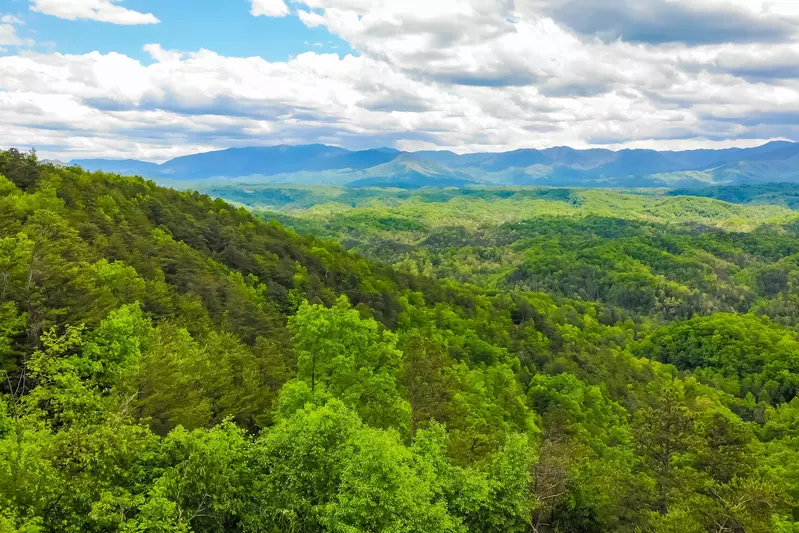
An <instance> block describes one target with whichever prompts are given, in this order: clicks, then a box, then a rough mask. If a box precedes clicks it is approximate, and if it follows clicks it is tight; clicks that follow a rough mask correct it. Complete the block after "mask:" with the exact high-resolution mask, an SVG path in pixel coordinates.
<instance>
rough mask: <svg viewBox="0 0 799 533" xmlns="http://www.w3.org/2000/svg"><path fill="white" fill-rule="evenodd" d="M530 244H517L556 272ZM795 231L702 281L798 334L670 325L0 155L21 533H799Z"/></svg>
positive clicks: (749, 319)
mask: <svg viewBox="0 0 799 533" xmlns="http://www.w3.org/2000/svg"><path fill="white" fill-rule="evenodd" d="M702 200H704V199H702ZM739 214H741V215H745V214H751V213H750V212H749V211H747V210H743V211H741V212H740V213H739ZM265 218H268V217H265ZM592 220H593V219H592ZM378 222H379V221H378ZM627 222H629V221H623V220H619V219H614V220H610V219H604V220H601V221H599V222H596V221H595V222H594V223H596V224H598V225H600V226H601V225H603V224H604V225H605V227H606V228H616V229H615V230H613V231H622V229H623V228H624V227H625V224H626V223H627ZM358 223H359V224H367V223H369V222H368V219H367V218H364V217H361V218H360V219H359V222H358ZM515 223H517V224H518V225H519V227H518V228H516V229H515V231H517V233H516V234H515V235H516V237H514V235H505V237H504V238H505V239H508V238H510V239H514V238H518V236H519V235H522V236H523V238H522V239H520V240H519V242H523V243H525V245H530V244H534V245H536V246H545V244H546V243H544V242H542V240H541V239H540V238H539V237H540V236H539V237H536V236H535V235H533V234H532V232H535V231H543V230H542V229H541V228H538V229H535V228H536V226H535V224H533V223H528V224H527V226H525V225H524V224H523V222H522V221H519V222H515ZM570 223H571V224H574V221H571V222H570ZM315 224H317V221H315V220H311V221H310V222H309V225H310V226H311V227H315ZM330 224H331V225H330V226H327V231H329V232H331V233H334V232H338V231H342V230H341V227H340V226H338V225H337V224H338V222H337V221H336V220H333V219H331V221H330ZM753 224H754V225H758V224H759V222H757V223H753ZM791 224H792V223H791V222H790V221H783V222H780V224H779V225H775V226H773V227H771V228H770V229H769V228H767V230H768V231H764V232H763V233H762V235H760V236H759V237H758V240H757V241H756V242H754V241H746V237H745V235H744V234H743V233H728V232H725V231H724V230H723V229H716V230H714V231H715V232H717V233H718V234H719V235H722V237H719V238H718V239H716V240H714V239H710V240H708V241H704V242H705V244H706V246H707V249H708V251H707V254H711V251H712V252H714V253H717V254H718V255H719V256H721V255H724V256H725V257H727V260H728V262H727V264H726V265H725V266H724V268H718V269H716V270H713V271H698V270H696V269H695V268H694V267H695V266H696V265H695V264H694V263H692V265H691V268H689V269H687V270H686V272H690V275H691V276H695V275H696V276H699V277H702V276H704V277H705V278H707V280H710V279H711V278H712V277H713V276H714V275H718V274H717V272H726V273H727V275H729V276H730V277H736V279H735V283H736V285H735V286H736V287H746V288H747V290H748V291H749V292H747V293H746V294H747V295H749V297H751V299H752V300H755V301H759V300H758V299H760V298H763V299H766V300H768V299H770V298H771V299H773V298H775V297H776V296H775V294H776V295H782V296H781V297H784V299H785V300H784V302H785V305H783V306H782V307H781V309H782V310H783V314H782V316H781V323H777V322H776V321H773V320H771V319H770V318H769V317H768V316H767V315H768V313H766V312H764V311H763V310H762V308H761V307H757V305H753V306H752V308H751V309H747V308H745V307H744V306H743V304H741V305H731V306H730V307H729V308H728V309H727V308H725V310H727V311H728V312H725V313H717V312H715V311H716V310H715V309H707V308H706V309H702V310H700V312H698V313H696V316H695V317H693V316H691V317H689V316H684V315H682V314H672V315H669V314H668V313H654V314H652V313H649V312H647V311H642V310H639V309H638V308H636V307H635V306H633V305H626V304H625V300H624V299H623V298H622V299H621V300H619V301H616V300H614V299H612V298H604V297H603V298H597V299H596V300H597V301H592V298H591V295H587V294H581V293H577V294H569V293H568V291H565V290H560V291H559V290H554V289H552V288H551V287H549V286H545V285H540V286H536V287H532V286H530V285H529V284H526V283H518V284H509V283H505V284H502V283H487V282H486V280H485V279H484V278H482V277H480V276H477V277H475V278H473V279H471V280H463V281H464V282H461V281H458V279H457V278H458V276H451V275H447V274H446V272H445V271H444V270H437V268H438V266H440V265H441V264H442V263H441V262H439V263H437V264H435V265H433V264H432V263H431V268H429V269H428V270H429V271H428V272H423V274H424V275H420V273H419V272H414V271H413V269H410V268H405V269H399V268H395V265H391V264H390V261H386V262H380V261H379V260H377V259H366V258H363V257H360V256H357V255H354V254H352V253H350V252H347V251H345V250H344V248H343V247H342V246H341V245H338V244H334V243H332V242H326V241H321V240H319V239H317V238H314V237H310V236H301V235H298V234H297V233H295V232H293V231H291V230H288V229H286V228H285V227H283V226H281V225H280V224H278V223H276V222H274V221H273V220H261V219H259V218H258V217H255V216H253V215H251V214H250V213H249V212H248V211H246V210H244V209H241V208H236V207H233V206H231V205H230V204H227V203H225V202H224V201H222V200H212V199H211V198H210V197H208V196H204V195H201V194H198V193H194V192H176V191H174V190H170V189H165V188H161V187H158V186H156V185H155V184H154V183H151V182H146V181H144V180H142V179H139V178H127V177H120V176H117V175H110V174H103V173H87V172H84V171H82V170H80V169H78V168H76V167H69V168H64V167H60V166H54V165H51V164H42V163H39V162H38V161H37V160H36V158H35V156H34V155H32V154H23V153H19V152H17V151H14V150H11V151H7V152H2V153H0V368H1V369H2V372H3V375H4V379H3V385H2V389H0V391H1V392H2V399H0V531H2V532H3V533H5V532H9V533H23V532H24V533H32V532H50V531H53V532H87V531H88V532H112V531H124V532H134V531H154V532H159V531H160V532H228V531H234V532H235V531H263V532H277V531H281V532H282V531H293V532H302V533H312V532H319V531H323V532H324V531H329V532H340V533H361V532H363V533H366V532H375V533H377V532H388V531H390V532H397V533H400V532H408V533H410V532H432V533H436V532H441V533H444V532H453V533H466V532H487V533H500V532H501V533H506V532H511V533H513V532H519V533H529V532H555V531H561V532H605V531H609V532H610V531H612V532H625V533H633V532H653V533H665V532H675V533H676V532H696V533H700V532H706V531H719V532H720V531H734V532H744V531H746V532H756V533H758V532H762V533H767V532H791V531H796V530H797V529H798V528H799V523H797V522H799V504H797V498H798V497H799V447H798V446H797V443H798V442H799V428H797V424H796V420H798V419H799V418H797V416H799V399H797V398H796V396H797V394H798V393H799V374H798V372H799V338H797V332H796V323H797V322H796V320H795V319H796V312H795V309H796V307H795V306H793V307H791V302H793V301H795V300H792V298H794V296H793V295H794V294H795V290H794V289H795V287H797V277H796V268H795V265H796V262H795V261H792V260H788V261H782V262H781V261H780V260H779V259H778V258H779V257H781V256H784V255H788V254H794V253H797V252H799V248H797V249H794V248H793V246H794V240H793V239H794V238H795V236H794V234H795V228H794V227H793V226H792V225H791ZM361 227H363V226H361ZM388 227H389V226H387V225H386V224H383V226H381V228H382V229H381V231H388V229H387V228H388ZM552 227H553V228H554V227H556V226H555V225H553V226H552ZM619 228H622V229H619ZM406 230H407V231H411V232H412V231H416V230H415V229H414V228H413V227H411V228H408V227H406V228H405V230H398V231H400V232H401V231H406ZM594 230H595V231H597V232H603V231H605V230H604V229H602V228H601V227H600V228H594ZM558 231H563V234H564V239H563V240H562V241H560V242H559V243H558V246H560V247H561V248H562V250H563V251H567V252H570V253H571V252H574V253H578V252H580V251H581V250H586V249H587V248H588V247H586V246H585V243H586V242H588V241H589V240H590V239H589V238H588V237H585V235H583V234H582V233H581V232H582V231H583V230H582V229H580V228H575V227H573V228H571V229H567V228H561V229H559V230H558ZM623 231H624V233H625V235H627V236H631V235H632V236H636V235H638V234H637V233H635V232H639V233H640V235H641V236H648V237H649V238H650V240H648V241H647V246H646V247H645V248H638V249H634V248H632V247H631V248H624V249H623V250H619V249H617V250H616V251H617V252H618V253H619V254H622V253H630V254H632V253H636V254H639V256H640V257H641V259H642V260H641V261H640V262H639V263H636V265H637V264H644V263H646V261H649V263H646V264H654V263H657V261H656V259H657V258H658V257H665V258H671V257H672V256H674V257H677V256H679V255H680V248H679V245H680V243H685V242H686V241H687V240H688V239H689V237H686V236H685V235H681V236H679V238H677V239H676V240H670V239H668V238H666V237H664V236H663V235H659V234H657V232H656V231H655V230H654V229H653V227H652V226H641V225H636V226H634V227H633V229H632V230H630V231H632V234H630V232H629V231H628V230H626V229H623ZM657 231H663V232H667V231H668V228H664V227H658V230H657ZM792 232H793V233H792ZM337 235H338V234H337ZM606 235H607V234H606ZM584 237H585V238H584ZM536 239H538V240H536ZM454 242H455V241H450V245H448V246H455V244H453V243H454ZM431 243H432V241H431ZM442 243H443V241H442ZM444 244H445V243H444ZM606 245H607V246H610V245H609V244H608V243H606ZM429 246H430V249H431V250H432V249H433V247H432V244H429ZM658 247H660V248H663V249H664V251H665V253H668V254H670V255H667V256H657V253H656V252H655V251H653V250H657V248H658ZM541 250H542V252H546V249H545V247H544V248H541ZM472 251H474V249H472ZM644 252H646V253H644ZM645 255H646V256H647V257H649V258H650V259H647V260H646V261H644V256H645ZM617 257H618V256H617ZM697 257H707V255H700V256H697ZM581 258H582V259H583V260H585V261H592V260H596V261H598V259H597V254H596V253H594V254H593V255H592V254H591V253H586V254H585V255H584V256H581ZM529 259H530V262H529V263H525V268H526V269H527V268H528V267H530V268H532V267H533V266H534V265H535V264H536V261H534V257H533V256H530V258H529ZM736 261H737V262H736ZM771 263H774V265H772V264H771ZM630 264H633V263H630ZM772 266H773V267H774V268H773V269H772V270H773V271H774V272H773V276H771V277H770V276H767V275H765V276H763V277H755V278H750V277H747V276H749V275H750V274H753V273H754V271H753V270H747V268H750V267H752V268H756V269H760V268H761V267H762V268H763V269H764V272H765V270H767V269H768V267H772ZM597 268H600V269H601V268H602V263H597ZM692 268H693V270H691V269H692ZM744 271H746V273H745V274H740V272H744ZM525 272H533V271H532V270H530V269H528V270H525ZM639 273H641V272H640V271H639ZM758 273H760V271H758ZM622 274H623V273H622V272H613V275H614V276H617V275H622ZM736 274H738V275H737V276H736ZM548 275H549V276H550V278H548V279H551V280H555V281H556V280H558V279H560V278H561V277H563V279H567V278H568V279H571V280H572V282H573V283H577V284H579V283H581V282H580V281H579V280H580V278H579V277H576V278H575V277H574V276H573V273H569V274H568V276H566V275H565V274H564V275H563V276H561V274H558V271H557V270H551V271H549V273H548ZM535 276H538V274H535V275H534V276H533V277H531V278H529V279H537V278H536V277H535ZM509 279H511V278H509ZM585 279H588V278H585ZM636 279H637V278H636ZM636 279H632V278H631V279H630V280H629V281H630V283H629V284H630V286H635V284H636V283H637V281H636ZM692 279H693V278H692ZM697 279H698V278H697ZM575 280H577V281H575ZM762 280H765V283H763V284H762V285H761V284H758V283H760V281H762ZM465 281H469V283H465ZM553 283H554V281H553ZM612 284H613V285H615V284H616V281H613V283H612ZM626 286H627V285H623V286H622V288H623V287H626ZM531 288H535V289H537V290H544V291H548V292H550V293H551V294H546V293H544V292H532V291H530V289H531ZM775 291H776V292H775ZM622 296H623V295H622ZM654 296H655V299H656V300H657V301H659V300H658V299H659V298H663V299H664V301H667V299H668V298H679V297H680V295H679V294H678V295H672V294H665V293H664V294H660V293H657V292H656V293H655V294H654ZM764 301H765V300H764ZM747 302H749V300H747ZM738 303H739V304H740V302H738ZM761 303H762V302H761ZM747 311H751V312H747Z"/></svg>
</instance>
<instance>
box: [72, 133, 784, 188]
mask: <svg viewBox="0 0 799 533" xmlns="http://www.w3.org/2000/svg"><path fill="white" fill-rule="evenodd" d="M71 164H73V165H78V166H80V167H83V168H84V169H86V170H91V171H94V170H102V171H106V172H114V173H117V174H133V175H139V176H142V177H146V178H150V179H154V180H156V181H169V182H176V181H177V182H180V181H197V180H209V179H237V180H243V181H246V182H247V183H282V184H292V183H294V184H328V185H352V186H387V187H402V188H415V187H422V186H436V185H437V186H469V185H546V186H584V187H692V186H694V187H695V186H706V185H734V184H742V183H767V182H799V143H792V142H788V141H775V142H770V143H768V144H765V145H763V146H758V147H756V148H730V149H723V150H687V151H656V150H620V151H611V150H604V149H589V150H576V149H572V148H568V147H555V148H547V149H543V150H535V149H522V150H514V151H510V152H502V153H471V154H456V153H454V152H451V151H421V152H403V151H399V150H395V149H392V148H378V149H371V150H361V151H351V150H346V149H344V148H339V147H335V146H327V145H322V144H312V145H302V146H288V145H280V146H269V147H249V148H230V149H227V150H219V151H213V152H206V153H199V154H193V155H187V156H183V157H178V158H175V159H172V160H169V161H166V162H165V163H162V164H156V163H149V162H145V161H137V160H110V159H84V160H75V161H72V162H71Z"/></svg>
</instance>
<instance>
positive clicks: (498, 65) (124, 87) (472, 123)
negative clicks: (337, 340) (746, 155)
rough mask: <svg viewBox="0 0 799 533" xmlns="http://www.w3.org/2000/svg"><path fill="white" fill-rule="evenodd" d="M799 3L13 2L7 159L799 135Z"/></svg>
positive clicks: (729, 141)
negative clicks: (12, 152) (31, 152)
mask: <svg viewBox="0 0 799 533" xmlns="http://www.w3.org/2000/svg"><path fill="white" fill-rule="evenodd" d="M797 116H799V2H796V0H762V1H761V0H514V1H512V2H511V1H508V0H436V1H435V2H430V1H429V0H228V1H226V2H222V1H219V0H214V1H212V0H195V1H190V0H160V1H158V0H0V120H1V121H2V122H3V124H4V128H3V129H2V130H1V131H0V146H3V147H8V146H17V147H20V148H28V147H35V148H37V149H38V150H39V151H40V153H41V154H42V155H43V156H45V157H55V158H60V159H64V160H69V159H78V158H87V157H111V158H138V159H145V160H151V161H163V160H165V159H168V158H171V157H174V156H177V155H183V154H187V153H193V152H197V151H204V150H213V149H219V148H227V147H236V146H254V145H274V144H306V143H325V144H331V145H337V146H344V147H347V148H371V147H379V146H391V147H395V148H399V149H406V150H415V149H451V150H455V151H458V152H469V151H502V150H512V149H517V148H526V147H532V148H543V147H547V146H557V145H567V146H572V147H576V148H589V147H602V148H613V149H618V148H635V147H638V148H656V149H686V148H697V147H708V148H713V147H719V148H720V147H728V146H753V145H757V144H761V143H764V142H767V141H769V140H773V139H789V140H799V126H797V121H796V117H797Z"/></svg>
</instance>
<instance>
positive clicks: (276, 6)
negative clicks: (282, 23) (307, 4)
mask: <svg viewBox="0 0 799 533" xmlns="http://www.w3.org/2000/svg"><path fill="white" fill-rule="evenodd" d="M250 12H251V13H252V14H253V15H254V16H256V17H258V16H261V15H263V16H265V17H285V16H286V15H288V14H289V13H291V10H290V9H289V6H287V5H286V2H284V1H283V0H252V9H251V10H250Z"/></svg>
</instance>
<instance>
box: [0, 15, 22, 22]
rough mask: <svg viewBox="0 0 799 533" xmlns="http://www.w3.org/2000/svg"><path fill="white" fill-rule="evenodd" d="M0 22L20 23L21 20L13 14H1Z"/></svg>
mask: <svg viewBox="0 0 799 533" xmlns="http://www.w3.org/2000/svg"><path fill="white" fill-rule="evenodd" d="M0 22H2V23H3V24H22V21H21V20H20V19H19V18H17V17H15V16H14V15H3V16H2V17H0Z"/></svg>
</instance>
